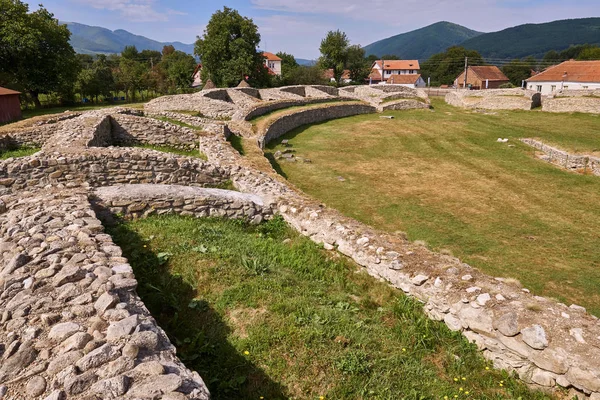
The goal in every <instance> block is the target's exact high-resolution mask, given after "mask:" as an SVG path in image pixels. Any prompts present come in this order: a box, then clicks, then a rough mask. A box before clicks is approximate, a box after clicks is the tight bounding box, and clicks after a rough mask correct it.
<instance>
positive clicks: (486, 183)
mask: <svg viewBox="0 0 600 400" xmlns="http://www.w3.org/2000/svg"><path fill="white" fill-rule="evenodd" d="M433 104H434V106H435V108H436V110H435V112H430V111H421V110H418V111H417V110H415V111H408V112H402V111H400V112H389V113H387V114H389V115H394V116H395V117H396V119H393V120H383V119H380V118H379V116H378V115H364V116H357V117H351V118H345V119H341V120H336V121H330V122H328V123H324V124H319V125H315V126H312V127H308V128H306V127H304V128H300V129H298V130H296V131H295V132H292V133H290V134H288V135H287V136H285V137H282V138H281V139H291V143H292V145H293V148H294V149H295V150H296V152H297V153H296V154H298V155H299V156H301V157H307V158H310V159H311V160H312V164H304V163H297V164H295V163H286V162H282V163H281V164H280V165H279V166H278V167H279V168H281V169H282V170H283V173H284V174H285V175H286V176H287V177H288V179H289V180H290V181H291V182H293V183H294V184H296V185H297V186H298V187H300V188H301V189H302V190H304V191H305V192H307V193H309V194H311V195H313V196H314V197H316V198H317V199H319V200H321V201H323V202H325V203H326V204H328V205H329V206H331V207H334V208H337V209H338V210H340V211H342V212H343V213H345V214H346V215H349V216H351V217H354V218H356V219H358V220H361V221H363V222H365V223H367V224H370V225H372V226H375V227H378V228H381V229H384V230H387V231H390V232H394V231H397V230H402V231H406V232H407V233H408V236H409V238H410V239H412V240H417V239H419V240H425V241H426V242H427V243H429V245H430V246H431V247H432V248H434V249H436V250H440V249H449V250H451V251H452V252H453V253H454V255H456V256H458V257H460V258H461V259H462V260H463V261H465V262H467V263H469V264H471V265H473V266H476V267H479V268H481V269H482V270H483V271H485V272H486V273H489V274H491V275H498V276H505V277H514V278H517V279H519V280H520V281H521V282H522V283H523V284H524V285H526V286H527V287H528V288H530V289H532V290H533V291H534V292H535V293H537V294H541V295H545V296H550V297H555V298H558V299H561V300H563V301H566V302H574V303H577V304H582V305H585V306H587V307H588V309H589V310H590V311H592V312H593V313H595V314H596V315H600V293H599V292H598V287H599V285H600V261H599V260H600V237H599V236H598V231H599V230H600V212H599V211H600V207H599V205H598V202H597V199H598V193H600V179H599V178H598V177H594V176H583V175H578V174H574V173H570V172H566V171H563V170H561V169H559V168H557V167H555V166H552V165H548V164H546V163H544V162H542V161H539V160H537V159H535V158H534V157H533V150H532V149H531V148H529V147H527V146H525V145H524V144H521V143H520V142H518V141H517V140H516V139H517V138H520V137H532V136H533V137H538V138H541V139H542V140H544V141H546V142H551V143H554V144H557V145H559V146H561V147H563V148H566V149H570V150H572V151H573V150H577V151H581V152H591V151H593V150H596V149H598V148H599V147H600V136H598V133H597V127H598V123H599V122H600V120H599V119H598V117H596V116H592V115H577V114H574V115H567V114H547V113H541V112H500V113H498V114H497V115H484V114H477V113H470V112H467V111H462V110H459V109H456V108H453V107H450V106H447V105H445V103H444V102H443V101H442V100H434V102H433ZM299 133H302V134H299ZM498 137H503V138H504V137H506V138H509V139H510V142H509V143H508V144H502V143H497V142H496V139H497V138H498ZM281 139H280V140H281ZM511 144H512V145H514V146H515V147H509V145H511ZM279 149H281V148H280V147H278V146H276V145H275V144H273V146H271V149H270V150H269V151H272V152H274V151H276V150H279ZM339 176H342V177H343V178H345V181H340V180H339V179H338V177H339Z"/></svg>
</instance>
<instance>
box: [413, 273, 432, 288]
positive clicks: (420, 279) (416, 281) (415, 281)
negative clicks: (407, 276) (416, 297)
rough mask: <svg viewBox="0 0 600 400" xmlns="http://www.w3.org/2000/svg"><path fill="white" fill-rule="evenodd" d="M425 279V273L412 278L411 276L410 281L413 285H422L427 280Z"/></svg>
mask: <svg viewBox="0 0 600 400" xmlns="http://www.w3.org/2000/svg"><path fill="white" fill-rule="evenodd" d="M427 280H429V277H428V276H426V275H417V276H415V277H414V278H412V279H411V280H410V281H411V282H412V284H413V285H415V286H422V285H423V284H424V283H425V282H427Z"/></svg>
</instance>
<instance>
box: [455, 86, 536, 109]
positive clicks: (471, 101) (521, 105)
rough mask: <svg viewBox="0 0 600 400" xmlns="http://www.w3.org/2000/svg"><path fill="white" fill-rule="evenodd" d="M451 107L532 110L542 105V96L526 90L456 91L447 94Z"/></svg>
mask: <svg viewBox="0 0 600 400" xmlns="http://www.w3.org/2000/svg"><path fill="white" fill-rule="evenodd" d="M445 100H446V103H448V104H450V105H451V106H455V107H460V108H467V109H481V110H532V109H534V108H537V107H540V106H541V105H542V95H541V94H540V93H537V92H535V91H533V90H524V89H488V90H454V91H451V92H449V93H448V94H446V97H445Z"/></svg>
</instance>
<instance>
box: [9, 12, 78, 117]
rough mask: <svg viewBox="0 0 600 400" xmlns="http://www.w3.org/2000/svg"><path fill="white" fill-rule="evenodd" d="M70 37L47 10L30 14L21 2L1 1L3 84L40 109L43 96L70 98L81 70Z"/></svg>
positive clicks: (63, 26)
mask: <svg viewBox="0 0 600 400" xmlns="http://www.w3.org/2000/svg"><path fill="white" fill-rule="evenodd" d="M70 36H71V33H70V32H69V30H68V29H67V27H66V25H60V24H59V23H58V20H57V19H55V18H54V15H53V14H52V13H50V12H49V11H48V10H46V9H45V8H44V7H40V8H39V9H38V10H37V11H34V12H31V13H30V12H29V6H28V5H27V4H25V3H23V2H21V1H19V0H0V76H1V77H2V78H0V79H2V81H3V82H0V83H2V84H6V85H8V86H13V87H15V88H18V89H20V90H22V91H26V92H28V93H29V94H30V95H31V96H32V98H33V100H34V102H35V104H36V106H38V107H39V106H40V105H41V104H40V102H39V99H38V95H39V94H40V93H48V92H52V91H57V92H61V94H62V95H63V96H68V95H69V94H70V93H69V92H70V91H71V89H72V86H73V82H74V81H75V78H76V77H77V73H78V69H79V62H78V61H77V58H76V56H75V51H74V50H73V48H72V47H71V45H70V44H69V38H70Z"/></svg>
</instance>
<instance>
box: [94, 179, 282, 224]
mask: <svg viewBox="0 0 600 400" xmlns="http://www.w3.org/2000/svg"><path fill="white" fill-rule="evenodd" d="M93 196H94V199H95V200H94V201H93V202H94V204H95V207H96V208H97V209H105V210H107V211H110V213H111V214H117V215H121V216H123V217H124V218H142V217H147V216H149V215H154V214H156V215H163V214H179V215H183V216H189V217H196V218H206V217H225V218H235V219H243V220H247V221H250V222H252V223H255V224H258V223H261V222H262V221H264V220H265V219H269V218H271V217H272V216H273V210H272V209H271V208H269V207H265V206H264V204H263V201H262V199H261V198H260V197H258V196H254V195H251V194H244V193H240V192H232V191H230V190H221V189H205V188H198V187H189V186H180V185H160V186H159V185H115V186H108V187H101V188H96V189H95V190H94V195H93Z"/></svg>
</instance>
